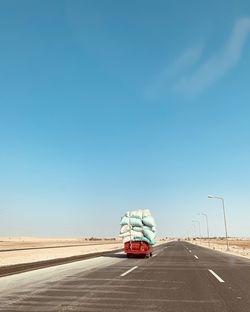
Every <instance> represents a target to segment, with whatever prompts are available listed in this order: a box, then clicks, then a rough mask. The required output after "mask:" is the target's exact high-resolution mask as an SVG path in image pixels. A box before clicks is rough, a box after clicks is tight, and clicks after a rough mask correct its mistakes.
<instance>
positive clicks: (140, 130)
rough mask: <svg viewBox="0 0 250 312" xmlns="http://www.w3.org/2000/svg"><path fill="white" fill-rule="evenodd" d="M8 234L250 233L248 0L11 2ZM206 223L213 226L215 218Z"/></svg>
mask: <svg viewBox="0 0 250 312" xmlns="http://www.w3.org/2000/svg"><path fill="white" fill-rule="evenodd" d="M0 42H1V52H0V55H1V58H0V86H1V92H0V142H1V146H0V172H1V174H0V186H1V187H0V216H1V226H0V236H13V235H22V236H53V237H83V236H116V235H117V233H118V231H119V220H120V217H121V215H122V214H124V212H126V211H127V210H133V209H137V208H150V209H151V210H152V213H153V214H154V217H155V219H156V222H157V225H158V233H159V235H160V236H165V235H166V236H170V235H171V236H176V235H180V236H181V235H186V234H187V233H191V224H192V220H194V219H199V216H198V215H197V213H200V212H206V213H207V214H208V217H209V222H210V232H211V234H212V235H224V231H223V215H222V209H221V203H220V202H219V201H218V200H208V199H207V195H208V194H210V193H211V194H216V195H221V196H224V197H225V204H226V209H227V217H228V230H229V235H232V236H250V223H249V220H250V212H249V211H250V210H249V207H250V195H249V189H250V161H249V159H250V144H249V142H250V122H249V119H250V104H249V103H250V93H249V81H250V57H249V55H250V3H249V1H247V0H246V1H244V0H241V1H223V0H222V1H220V2H219V3H218V1H209V2H208V1H207V2H204V1H157V2H155V1H142V0H140V1H126V2H122V1H108V0H105V1H101V0H100V1H78V0H75V1H55V0H54V1H51V0H50V1H45V0H43V1H24V0H23V1H1V3H0ZM201 221H202V231H203V232H204V231H205V224H204V220H203V219H201Z"/></svg>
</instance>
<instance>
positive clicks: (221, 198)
mask: <svg viewBox="0 0 250 312" xmlns="http://www.w3.org/2000/svg"><path fill="white" fill-rule="evenodd" d="M208 198H216V199H220V200H221V202H222V208H223V215H224V226H225V234H226V242H227V250H229V242H228V234H227V220H226V211H225V204H224V198H223V197H219V196H213V195H208Z"/></svg>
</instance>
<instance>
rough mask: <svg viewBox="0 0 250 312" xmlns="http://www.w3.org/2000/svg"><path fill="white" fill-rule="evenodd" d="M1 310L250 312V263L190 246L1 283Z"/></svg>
mask: <svg viewBox="0 0 250 312" xmlns="http://www.w3.org/2000/svg"><path fill="white" fill-rule="evenodd" d="M0 311H6V312H12V311H13V312H14V311H24V312H29V311H35V312H40V311H41V312H42V311H47V312H52V311H81V312H85V311H86V312H87V311H89V312H90V311H91V312H100V311H104V312H112V311H126V312H128V311H129V312H138V311H147V312H149V311H150V312H152V311H156V312H157V311H164V312H165V311H166V312H168V311H169V312H170V311H171V312H175V311H177V312H191V311H192V312H203V311H204V312H212V311H213V312H228V311H231V312H250V260H247V259H244V258H240V257H236V256H231V255H227V254H223V253H220V252H216V251H212V250H208V249H206V248H202V247H198V246H196V245H191V244H189V243H187V242H171V243H168V244H165V245H161V246H159V247H156V248H155V250H154V257H152V258H150V259H139V258H136V259H127V258H125V257H124V255H123V254H122V253H116V254H108V255H107V256H104V257H98V258H94V259H88V260H84V261H79V262H76V263H72V264H65V265H61V266H57V267H50V268H46V269H41V270H37V271H33V272H26V273H21V274H16V275H12V276H6V277H1V278H0Z"/></svg>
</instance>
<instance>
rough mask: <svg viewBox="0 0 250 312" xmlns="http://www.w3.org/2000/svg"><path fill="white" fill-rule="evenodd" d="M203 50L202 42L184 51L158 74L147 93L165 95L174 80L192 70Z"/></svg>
mask: <svg viewBox="0 0 250 312" xmlns="http://www.w3.org/2000/svg"><path fill="white" fill-rule="evenodd" d="M202 51H203V45H201V44H199V45H196V46H194V47H192V48H190V49H187V50H186V51H184V52H183V53H182V54H181V55H180V56H179V57H178V58H177V59H176V60H175V61H174V62H173V63H172V64H171V65H170V66H167V67H166V68H165V69H164V70H163V71H162V72H160V74H157V75H156V77H155V78H154V79H153V82H152V83H151V84H150V85H149V86H148V87H147V88H146V95H147V96H148V97H149V98H156V97H161V96H163V95H164V94H165V93H166V91H167V89H168V88H169V86H171V85H172V83H173V81H176V79H178V78H179V77H180V75H181V74H183V72H184V71H186V70H190V68H192V66H193V65H194V64H196V63H197V62H198V61H199V59H200V57H201V55H202Z"/></svg>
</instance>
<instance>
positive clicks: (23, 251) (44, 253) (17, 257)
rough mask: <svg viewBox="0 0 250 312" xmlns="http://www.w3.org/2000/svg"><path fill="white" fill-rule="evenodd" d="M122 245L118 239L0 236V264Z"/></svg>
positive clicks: (74, 254)
mask: <svg viewBox="0 0 250 312" xmlns="http://www.w3.org/2000/svg"><path fill="white" fill-rule="evenodd" d="M122 247H123V245H122V243H121V241H118V240H86V239H41V238H23V237H20V238H0V266H8V265H13V264H21V263H30V262H37V261H44V260H51V259H58V258H66V257H72V256H79V255H84V254H89V253H96V252H102V251H109V250H119V249H121V248H122Z"/></svg>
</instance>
